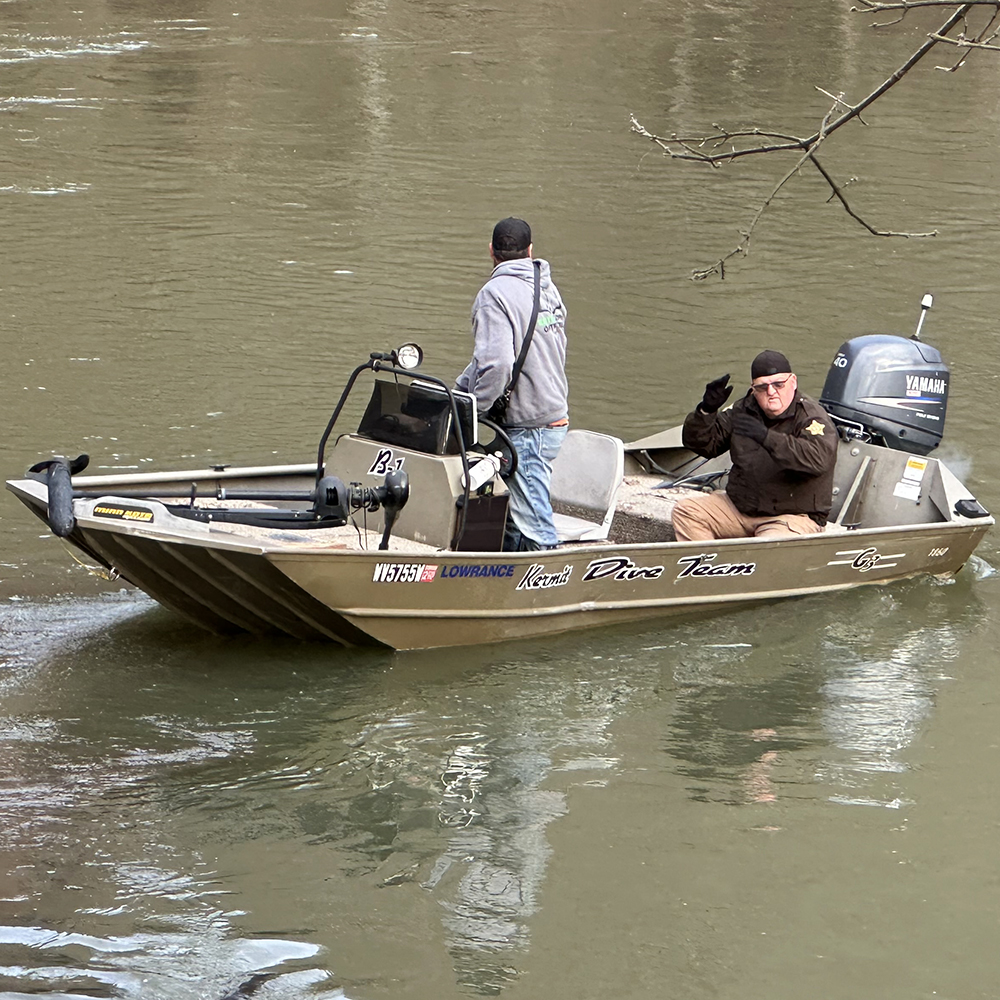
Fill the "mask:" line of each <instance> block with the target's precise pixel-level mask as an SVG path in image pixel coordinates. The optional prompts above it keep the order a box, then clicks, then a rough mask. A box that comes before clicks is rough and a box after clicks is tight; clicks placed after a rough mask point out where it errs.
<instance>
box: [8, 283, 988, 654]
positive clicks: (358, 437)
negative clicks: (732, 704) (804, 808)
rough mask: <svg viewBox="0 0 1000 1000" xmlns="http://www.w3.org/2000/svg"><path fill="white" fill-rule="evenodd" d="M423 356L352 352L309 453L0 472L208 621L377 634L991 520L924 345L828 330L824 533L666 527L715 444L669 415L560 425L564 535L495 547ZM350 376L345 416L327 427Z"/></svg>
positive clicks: (476, 446) (731, 603)
mask: <svg viewBox="0 0 1000 1000" xmlns="http://www.w3.org/2000/svg"><path fill="white" fill-rule="evenodd" d="M925 301H926V300H925ZM925 309H926V306H925ZM922 318H923V313H922V314H921V319H922ZM918 332H919V328H918ZM420 359H421V354H420V351H419V348H417V347H416V346H415V345H404V347H402V348H400V349H398V350H396V351H391V352H386V353H374V354H372V356H371V358H370V359H369V360H367V361H366V362H365V363H364V364H362V365H360V366H359V367H358V368H357V369H356V370H355V371H354V373H353V374H352V376H351V378H350V380H349V381H348V384H347V386H346V387H345V389H344V392H343V394H342V396H341V398H340V401H339V402H338V404H337V407H336V409H335V410H334V412H333V415H332V416H331V418H330V421H329V423H328V425H327V427H326V429H325V431H324V433H323V435H322V438H321V441H320V445H319V450H318V454H317V458H316V460H315V461H313V462H309V463H305V464H299V465H280V466H279V465H276V466H264V467H247V468H226V467H214V468H209V469H197V470H191V471H180V472H160V473H151V474H148V475H141V474H135V475H106V476H86V475H82V472H83V470H84V467H85V465H86V456H80V458H78V459H72V460H70V459H66V458H53V459H51V460H49V461H45V462H40V463H39V464H38V465H35V466H33V467H32V469H30V470H29V471H28V473H26V476H25V478H23V479H16V480H10V481H8V482H7V488H8V489H9V490H11V491H12V492H13V493H14V494H15V495H16V496H17V497H18V498H19V499H20V500H21V501H23V502H24V504H25V505H26V506H27V507H28V508H29V509H30V510H32V511H33V512H34V513H35V514H37V515H38V516H39V517H40V518H42V519H43V520H45V521H46V522H47V523H48V524H49V525H50V526H51V528H52V530H53V531H54V532H55V533H56V534H57V535H60V536H62V537H64V538H65V539H66V540H67V541H68V542H70V543H71V544H72V545H74V546H75V547H76V548H77V549H79V550H80V551H81V552H82V553H84V556H85V557H86V558H87V559H89V560H91V561H93V562H95V563H98V564H100V565H101V566H103V567H104V568H105V569H106V570H107V571H109V572H110V573H111V574H113V575H115V576H120V577H121V578H122V579H123V580H125V581H127V582H129V583H131V584H133V585H134V586H136V587H138V588H140V589H141V590H143V591H145V592H146V593H147V594H149V595H150V596H151V597H153V598H154V599H155V600H157V601H158V602H160V603H161V604H163V605H165V606H166V607H168V608H171V609H173V610H174V611H176V612H178V613H180V614H182V615H185V616H187V617H188V618H189V619H191V620H192V621H193V622H196V623H197V624H198V625H200V626H202V627H204V628H206V629H208V630H210V631H212V632H216V633H240V632H249V633H252V634H268V633H272V634H273V633H286V634H288V635H290V636H294V637H296V638H299V639H303V640H332V641H334V642H338V643H342V644H344V645H380V646H386V647H391V648H395V649H415V648H426V647H435V646H455V645H470V644H478V643H487V642H498V641H502V640H508V639H516V638H524V637H530V636H541V635H547V634H552V633H558V632H566V631H568V630H570V629H578V628H584V627H592V626H599V625H608V624H612V623H621V622H632V621H641V620H644V619H647V620H648V619H657V618H663V617H664V616H667V615H672V614H680V613H692V612H706V611H712V610H716V611H718V610H724V609H726V608H735V607H738V606H740V605H742V604H746V603H748V602H757V601H764V600H772V599H775V598H781V597H795V596H801V595H805V594H816V593H821V592H825V591H836V590H844V589H847V588H852V587H858V586H861V585H864V584H873V583H886V582H888V581H892V580H899V579H902V578H905V577H912V576H915V575H918V574H933V575H938V576H946V575H950V574H954V573H956V572H958V570H959V569H961V567H962V566H963V564H964V563H965V562H966V561H967V560H968V559H969V557H970V555H971V554H972V552H973V550H974V549H975V548H976V546H977V545H978V544H979V542H980V541H981V540H982V538H983V536H984V534H985V533H986V531H987V530H988V529H989V527H990V526H991V525H992V524H993V518H992V517H991V516H990V515H989V513H988V512H987V511H986V510H985V509H984V508H983V507H982V506H981V505H980V504H979V503H978V502H977V501H976V499H975V498H974V497H973V496H972V495H971V494H970V492H969V491H968V490H967V489H966V488H965V487H964V486H963V485H962V483H961V482H960V481H959V480H958V479H957V478H956V476H955V475H954V474H953V473H952V472H951V471H950V470H949V469H948V468H947V467H946V466H945V464H944V463H943V462H941V461H940V460H939V459H937V458H934V457H932V456H931V455H930V452H931V451H932V450H933V448H934V447H935V446H936V444H937V443H938V441H939V440H940V438H941V432H942V431H943V426H944V416H945V409H946V405H947V394H948V382H949V373H948V369H947V366H946V365H945V364H944V362H943V361H942V359H941V356H940V354H939V353H938V352H937V351H936V350H935V349H934V348H932V347H929V346H928V345H926V344H924V343H922V342H921V341H919V340H918V339H916V338H915V337H913V338H903V337H898V336H885V335H874V336H866V337H858V338H856V339H854V340H850V341H848V342H847V343H845V344H844V345H843V346H842V347H841V349H840V351H839V352H838V354H837V356H836V358H835V359H834V362H833V365H832V366H831V368H830V374H829V376H828V377H827V380H826V384H825V387H824V390H823V395H822V396H821V400H822V402H823V403H824V405H825V406H826V408H827V410H828V411H829V412H830V413H831V415H832V416H833V417H834V419H835V421H836V423H837V425H838V428H839V430H840V436H841V439H840V441H839V444H838V447H839V455H838V460H837V468H836V478H835V489H834V506H833V510H832V512H831V519H830V523H829V524H828V526H827V529H826V530H825V531H824V532H823V533H820V534H816V535H810V536H803V537H798V538H786V539H778V540H766V539H752V538H750V539H747V538H740V539H727V540H722V541H717V542H711V543H706V542H678V541H676V540H675V538H674V534H673V529H672V527H671V521H670V512H671V510H672V508H673V505H674V503H676V501H677V500H678V499H679V498H680V497H682V496H684V495H687V493H688V491H690V490H692V489H697V490H705V489H712V488H724V486H725V481H726V474H727V471H728V456H721V457H719V458H716V459H712V460H711V461H705V460H703V459H701V458H699V457H697V456H695V455H694V454H693V453H692V452H690V451H688V450H686V449H685V448H684V447H683V444H682V443H681V435H680V428H679V427H674V428H672V429H669V430H665V431H663V432H661V433H659V434H655V435H653V436H651V437H647V438H644V439H642V440H640V441H635V442H633V443H631V444H624V443H623V442H622V441H621V440H620V439H618V438H616V437H613V436H611V435H607V434H599V433H595V432H590V431H586V430H578V429H573V430H571V431H570V432H569V435H568V436H567V439H566V443H565V445H564V446H563V449H562V451H561V452H560V455H559V458H558V459H557V463H556V468H555V472H554V476H553V486H552V496H553V504H554V507H555V508H556V510H557V512H558V513H557V528H558V531H559V535H560V538H561V539H564V543H563V544H562V545H560V546H559V547H558V548H556V549H553V550H550V551H545V552H525V553H509V552H503V551H501V550H500V547H501V540H502V537H503V529H504V523H505V520H506V516H507V495H506V489H505V487H504V479H505V477H506V476H508V475H509V474H510V472H511V466H512V462H514V461H516V458H512V453H511V449H510V446H509V441H508V440H506V436H505V435H504V433H503V431H502V429H500V428H498V427H496V426H495V425H493V424H491V423H490V422H489V421H488V420H485V419H484V418H482V417H481V416H480V415H479V414H477V412H476V406H475V399H474V398H473V397H471V396H468V395H465V394H463V393H460V392H457V391H454V390H452V389H450V388H449V386H448V385H447V384H446V383H445V382H443V381H441V380H439V379H435V378H433V377H430V376H426V375H423V374H421V375H419V376H418V375H417V374H416V373H415V370H414V369H415V367H416V366H417V365H418V364H419V362H420ZM362 375H363V376H364V381H365V382H370V383H371V397H370V399H369V401H368V404H367V408H366V410H365V413H364V416H363V418H362V419H361V422H360V424H359V426H358V428H357V430H356V431H352V432H349V433H342V434H339V435H337V436H334V435H333V431H334V428H335V425H336V424H337V420H338V417H339V416H340V414H341V411H342V409H343V407H344V403H345V401H346V399H347V398H348V394H349V393H350V392H351V391H352V389H353V388H354V387H355V384H356V383H357V382H358V379H359V377H360V376H362ZM480 436H482V437H491V438H492V439H491V440H490V441H489V442H488V443H481V441H480Z"/></svg>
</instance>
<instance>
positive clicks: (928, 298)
mask: <svg viewBox="0 0 1000 1000" xmlns="http://www.w3.org/2000/svg"><path fill="white" fill-rule="evenodd" d="M932 305H934V296H933V295H931V293H930V292H928V293H927V294H926V295H925V296H924V297H923V298H922V299H921V300H920V319H918V320H917V329H916V331H915V332H914V334H913V336H912V337H910V340H919V339H920V328H921V327H922V326H923V325H924V317H925V316H926V315H927V310H928V309H930V307H931V306H932Z"/></svg>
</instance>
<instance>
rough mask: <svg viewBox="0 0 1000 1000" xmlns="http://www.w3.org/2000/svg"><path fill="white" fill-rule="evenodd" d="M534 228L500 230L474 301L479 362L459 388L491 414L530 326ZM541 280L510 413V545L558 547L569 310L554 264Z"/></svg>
mask: <svg viewBox="0 0 1000 1000" xmlns="http://www.w3.org/2000/svg"><path fill="white" fill-rule="evenodd" d="M531 249H532V246H531V227H530V226H529V225H528V223H527V222H525V221H524V220H523V219H501V220H500V221H499V222H498V223H497V224H496V226H494V227H493V239H492V241H491V242H490V260H492V261H493V274H492V275H491V276H490V280H489V281H487V282H486V284H485V285H483V287H482V288H481V289H480V291H479V294H478V295H477V296H476V300H475V302H473V304H472V336H473V340H474V345H473V350H472V360H471V361H470V362H469V365H468V367H467V368H466V369H465V371H464V372H462V374H461V375H459V377H458V379H457V381H456V383H455V385H456V387H457V388H459V389H462V390H463V391H465V392H471V393H474V394H475V396H476V400H477V403H478V405H479V409H480V412H482V413H486V412H487V411H488V410H489V409H490V407H491V406H492V405H493V403H494V402H495V400H496V399H498V398H499V397H500V395H501V394H502V393H503V392H504V390H505V388H506V387H507V384H508V383H509V382H510V379H511V374H512V372H513V368H514V362H515V360H516V359H517V356H518V353H519V352H520V350H521V345H522V344H523V343H524V338H525V336H526V334H527V332H528V328H529V326H530V324H531V314H532V311H533V305H534V289H535V272H536V264H535V263H532V257H531ZM536 263H537V264H538V265H540V267H539V268H538V272H539V279H540V283H541V287H540V297H539V309H538V318H537V319H536V321H535V328H534V333H533V335H532V338H531V341H530V344H529V346H528V351H527V354H526V355H525V359H524V367H523V368H522V369H521V373H520V375H519V377H518V379H517V382H516V383H515V385H514V389H513V392H512V393H511V397H510V404H509V406H508V408H507V413H506V416H505V417H504V421H503V423H504V430H506V432H507V434H508V435H509V437H510V439H511V441H512V442H513V444H514V448H515V449H516V451H517V471H516V472H515V473H514V475H513V476H512V477H511V478H510V479H509V480H507V489H508V491H509V492H510V506H509V508H508V520H507V533H506V535H505V536H504V549H505V550H507V551H528V550H532V549H551V548H555V546H556V545H558V544H559V539H558V538H557V536H556V530H555V526H554V525H553V523H552V504H551V502H550V499H549V487H550V485H551V483H552V463H553V461H554V460H555V457H556V455H557V454H558V453H559V448H560V446H561V445H562V443H563V440H564V438H565V437H566V432H567V431H568V430H569V404H568V396H569V387H568V385H567V382H566V307H565V306H564V305H563V300H562V296H560V294H559V289H558V288H556V286H555V284H554V283H553V281H552V275H551V273H550V271H549V265H548V262H547V261H544V260H539V261H537V262H536Z"/></svg>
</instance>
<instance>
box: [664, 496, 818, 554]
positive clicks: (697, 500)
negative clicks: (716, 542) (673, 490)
mask: <svg viewBox="0 0 1000 1000" xmlns="http://www.w3.org/2000/svg"><path fill="white" fill-rule="evenodd" d="M672 520H673V523H674V533H675V534H676V535H677V540H678V541H679V542H707V541H710V540H711V539H713V538H744V537H751V536H756V537H764V538H780V537H782V536H787V535H813V534H816V533H817V532H820V531H822V530H823V529H822V528H821V527H820V526H819V525H818V524H817V523H816V522H815V521H814V520H813V519H812V518H811V517H809V516H808V515H807V514H772V515H770V516H769V517H747V515H746V514H741V513H740V512H739V511H738V510H737V509H736V507H735V506H734V505H733V502H732V500H730V499H729V497H728V496H726V494H725V493H721V492H715V493H704V494H702V495H701V496H697V497H687V498H685V499H684V500H681V501H680V503H678V504H677V506H676V507H674V512H673V515H672Z"/></svg>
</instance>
